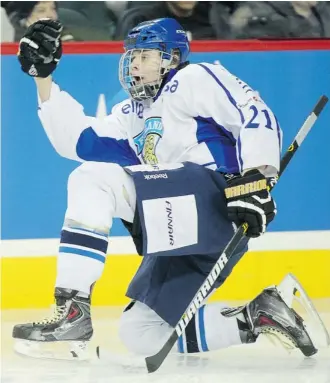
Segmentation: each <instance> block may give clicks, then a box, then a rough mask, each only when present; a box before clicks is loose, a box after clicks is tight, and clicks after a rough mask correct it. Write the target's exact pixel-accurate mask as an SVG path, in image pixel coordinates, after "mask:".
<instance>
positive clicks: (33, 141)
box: [1, 50, 330, 239]
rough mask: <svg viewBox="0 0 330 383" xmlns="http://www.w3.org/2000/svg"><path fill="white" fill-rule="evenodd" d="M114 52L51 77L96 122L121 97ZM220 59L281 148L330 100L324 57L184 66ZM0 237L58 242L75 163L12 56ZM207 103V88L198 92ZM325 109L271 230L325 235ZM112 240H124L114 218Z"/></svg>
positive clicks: (260, 55) (328, 126)
mask: <svg viewBox="0 0 330 383" xmlns="http://www.w3.org/2000/svg"><path fill="white" fill-rule="evenodd" d="M119 57H120V55H119V54H69V55H64V56H63V58H62V60H61V63H60V65H59V67H58V69H57V71H56V73H55V75H54V79H55V81H56V82H57V83H58V84H59V85H60V86H61V88H62V89H64V90H66V91H67V92H69V93H70V94H71V95H72V96H73V97H74V98H76V99H77V100H78V101H79V102H80V103H81V104H82V105H84V107H85V113H86V114H88V115H91V116H95V114H96V110H97V106H98V100H99V97H100V95H101V94H103V95H104V97H105V100H106V105H107V112H108V113H109V112H110V110H111V106H112V105H113V104H114V103H115V102H118V101H120V100H122V99H123V98H125V97H126V96H125V95H124V94H123V92H122V91H121V89H120V83H119V81H118V62H119ZM216 60H219V61H220V62H221V64H222V65H224V66H225V67H226V68H227V69H228V70H229V71H231V72H233V73H234V74H236V75H237V76H238V77H240V78H242V79H243V80H244V81H245V82H247V83H248V84H249V85H250V86H252V87H253V88H254V89H256V90H258V91H259V93H260V95H261V97H262V98H263V99H264V100H265V102H266V103H267V104H268V105H269V106H270V107H271V108H272V109H273V111H274V113H275V114H276V115H277V117H278V119H279V121H280V124H281V127H282V129H283V131H284V146H283V148H286V147H287V146H288V145H289V144H290V142H291V140H292V139H293V137H294V136H295V134H296V132H297V131H298V129H299V128H300V126H301V125H302V123H303V121H304V120H305V118H306V117H307V115H308V114H309V113H310V111H311V110H312V108H313V107H314V105H315V103H316V102H317V100H318V99H319V97H320V96H321V95H323V94H325V95H327V96H328V97H330V70H329V68H330V51H329V50H317V51H313V50H302V51H299V50H294V51H260V52H194V53H192V54H191V58H190V61H191V62H203V61H205V62H214V61H216ZM1 64H2V65H1V84H2V85H1V91H2V98H1V111H2V113H1V126H2V137H1V157H2V158H1V162H2V172H1V196H2V197H1V221H2V225H1V226H2V232H1V237H2V239H30V238H57V237H59V233H60V230H61V226H62V223H63V217H64V213H65V209H66V184H67V178H68V175H69V174H70V172H71V171H72V170H73V169H74V168H75V167H77V166H78V165H79V163H77V162H74V161H70V160H67V159H64V158H61V157H60V156H59V155H58V154H57V153H56V152H55V150H54V149H53V147H52V146H51V144H50V143H49V141H48V139H47V137H46V134H45V132H44V131H43V128H42V126H41V123H40V121H39V119H38V116H37V108H38V107H37V96H36V90H35V86H34V81H33V79H31V78H29V77H28V76H26V75H25V74H23V73H22V71H21V69H20V67H19V63H18V61H17V58H16V57H15V56H13V55H8V56H7V55H6V56H2V63H1ZM205 97H207V89H205ZM329 143H330V106H327V108H326V110H325V111H324V113H322V115H321V117H320V119H319V121H318V122H317V124H316V125H315V128H314V129H313V130H312V132H311V134H310V135H309V136H308V138H307V139H306V142H304V144H303V146H302V148H301V150H299V151H298V153H297V155H296V158H295V159H294V160H293V162H292V164H290V166H289V168H288V169H287V171H286V172H285V174H284V176H283V179H281V181H280V184H279V185H278V187H277V188H276V190H275V191H274V195H275V198H276V202H277V205H278V216H277V218H276V219H275V221H274V222H273V223H272V224H271V226H270V227H269V230H270V231H304V230H329V229H330V198H329V197H330V177H329V175H328V169H329V168H330V149H329V148H328V146H329V145H330V144H329ZM111 234H112V235H116V236H120V235H127V232H126V230H125V229H124V228H123V226H122V224H121V222H120V221H119V220H116V221H115V223H114V225H113V228H112V231H111Z"/></svg>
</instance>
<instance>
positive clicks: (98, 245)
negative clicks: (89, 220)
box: [56, 226, 108, 296]
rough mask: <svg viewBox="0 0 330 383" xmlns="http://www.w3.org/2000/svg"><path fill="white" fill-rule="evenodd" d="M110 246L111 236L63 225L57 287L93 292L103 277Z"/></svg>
mask: <svg viewBox="0 0 330 383" xmlns="http://www.w3.org/2000/svg"><path fill="white" fill-rule="evenodd" d="M107 248H108V235H107V234H104V233H97V232H95V231H92V230H88V229H86V228H81V227H68V226H64V227H63V229H62V233H61V243H60V248H59V255H58V260H57V279H56V287H62V288H69V289H73V290H78V291H79V292H80V293H79V294H80V295H81V294H82V293H83V294H82V296H84V294H88V295H89V294H90V288H91V285H92V284H93V283H94V282H95V281H96V280H98V279H99V278H100V276H101V274H102V272H103V268H104V263H105V258H106V252H107Z"/></svg>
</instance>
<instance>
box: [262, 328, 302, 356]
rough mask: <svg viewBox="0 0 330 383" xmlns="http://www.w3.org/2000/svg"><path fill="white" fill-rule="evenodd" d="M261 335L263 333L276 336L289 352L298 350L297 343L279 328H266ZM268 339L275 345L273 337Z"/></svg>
mask: <svg viewBox="0 0 330 383" xmlns="http://www.w3.org/2000/svg"><path fill="white" fill-rule="evenodd" d="M260 333H263V334H265V335H270V336H275V337H276V338H277V339H278V340H279V341H280V343H281V344H282V346H283V347H284V348H285V349H287V350H292V349H294V348H298V344H297V342H296V341H295V340H294V339H293V338H292V337H291V336H290V335H289V334H288V333H286V332H284V331H282V330H280V329H279V328H274V327H270V326H264V327H262V329H261V330H260ZM268 338H269V340H270V341H271V342H272V343H274V342H273V339H272V338H271V337H268Z"/></svg>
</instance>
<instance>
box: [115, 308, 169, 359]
mask: <svg viewBox="0 0 330 383" xmlns="http://www.w3.org/2000/svg"><path fill="white" fill-rule="evenodd" d="M172 331H173V328H172V327H171V326H170V325H169V324H168V323H166V322H165V321H164V320H163V319H162V318H161V317H160V316H159V315H157V314H156V313H155V312H154V311H153V310H151V309H150V308H149V307H148V306H146V305H145V304H143V303H140V302H134V301H132V302H131V303H130V304H129V305H128V306H127V307H126V308H125V310H124V312H123V314H122V316H121V319H120V324H119V336H120V339H121V341H122V342H123V343H124V345H125V346H126V348H127V349H128V351H130V352H133V353H135V354H140V355H143V356H150V355H153V354H155V353H156V352H158V351H159V350H160V349H161V348H162V346H163V345H164V343H165V342H166V341H167V339H168V337H169V336H170V335H171V333H172Z"/></svg>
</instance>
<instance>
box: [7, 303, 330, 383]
mask: <svg viewBox="0 0 330 383" xmlns="http://www.w3.org/2000/svg"><path fill="white" fill-rule="evenodd" d="M317 307H318V309H319V311H320V313H321V317H322V319H323V320H324V321H325V323H326V327H327V328H328V329H329V328H330V299H329V300H327V299H325V300H322V301H320V302H319V304H318V305H317ZM120 312H121V308H95V309H93V317H94V327H95V336H94V339H93V341H92V342H91V347H90V349H91V351H93V350H94V349H95V347H96V346H97V345H100V347H101V359H100V360H98V359H96V357H95V359H93V360H91V361H89V362H73V361H57V360H40V359H32V358H27V357H23V356H20V355H17V354H15V353H14V351H13V340H12V338H11V330H12V327H13V325H14V324H16V323H22V322H25V321H28V320H37V319H40V318H41V317H42V316H44V315H47V312H45V310H33V311H31V310H6V311H3V312H2V339H1V346H2V350H1V351H2V352H1V362H2V363H1V382H2V383H21V382H22V383H23V382H24V383H30V382H31V383H32V382H33V383H39V382H40V383H48V382H52V383H53V382H54V383H55V382H56V383H62V382H63V383H126V382H127V383H128V382H129V383H142V382H143V383H144V382H146V383H148V382H153V383H176V382H178V383H188V382H189V383H210V382H212V383H215V382H220V383H226V382H228V383H229V382H230V383H238V382H239V383H241V382H244V383H249V382H253V383H330V349H329V348H328V349H323V350H320V351H319V353H318V354H317V355H315V356H314V357H312V358H304V357H303V356H302V354H301V353H300V352H298V351H297V352H294V353H292V354H291V355H288V354H287V352H286V351H285V350H283V349H282V348H275V347H274V346H272V345H271V344H270V343H269V342H268V340H267V339H261V338H259V339H260V340H258V342H257V343H256V344H252V345H243V346H236V347H232V348H230V349H226V350H220V351H217V352H212V353H204V354H199V355H187V356H185V355H170V356H169V358H168V359H167V360H166V361H165V363H164V364H163V365H162V366H161V368H160V369H159V370H158V371H157V372H156V373H154V374H148V373H147V371H146V368H145V366H144V361H143V359H142V358H138V357H134V356H130V355H128V354H127V353H126V351H125V349H124V347H123V346H122V345H121V343H120V340H119V338H118V335H117V325H118V318H119V315H120ZM93 355H94V354H93Z"/></svg>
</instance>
